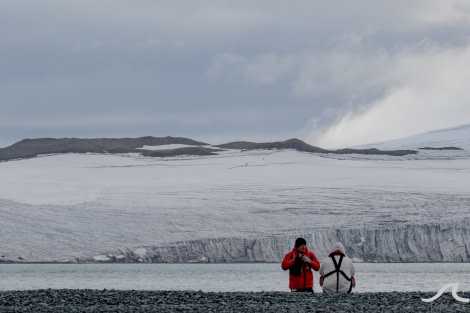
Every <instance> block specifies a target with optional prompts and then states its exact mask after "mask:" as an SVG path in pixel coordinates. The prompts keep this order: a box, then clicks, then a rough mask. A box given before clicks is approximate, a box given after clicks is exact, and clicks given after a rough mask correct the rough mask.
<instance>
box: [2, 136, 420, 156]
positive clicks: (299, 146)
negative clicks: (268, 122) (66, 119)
mask: <svg viewBox="0 0 470 313" xmlns="http://www.w3.org/2000/svg"><path fill="white" fill-rule="evenodd" d="M169 144H183V145H188V146H190V147H184V148H176V149H167V150H145V149H142V147H143V146H161V145H169ZM207 146H209V144H207V143H204V142H199V141H194V140H192V139H188V138H182V137H150V136H148V137H139V138H97V139H79V138H59V139H55V138H39V139H24V140H21V141H19V142H17V143H15V144H13V145H11V146H9V147H6V148H1V149H0V161H8V160H14V159H27V158H34V157H36V156H38V155H41V154H57V153H106V154H115V153H139V154H142V155H144V156H149V157H171V156H178V155H214V154H217V152H220V151H221V149H240V150H255V149H263V150H275V149H277V150H282V149H294V150H298V151H302V152H310V153H333V154H353V153H356V154H380V155H393V156H403V155H407V154H415V153H417V151H414V150H393V151H382V150H378V149H358V150H356V149H341V150H325V149H322V148H318V147H315V146H311V145H309V144H307V143H305V142H303V141H301V140H299V139H295V138H294V139H289V140H286V141H280V142H265V143H255V142H247V141H237V142H231V143H226V144H222V145H218V146H214V148H208V147H207Z"/></svg>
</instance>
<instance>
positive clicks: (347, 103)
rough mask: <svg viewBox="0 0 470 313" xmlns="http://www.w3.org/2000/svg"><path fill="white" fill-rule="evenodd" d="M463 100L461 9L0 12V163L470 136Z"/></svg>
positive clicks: (467, 27) (149, 3)
mask: <svg viewBox="0 0 470 313" xmlns="http://www.w3.org/2000/svg"><path fill="white" fill-rule="evenodd" d="M469 86H470V2H468V1H450V0H446V1H442V0H439V1H435V0H422V1H402V0H393V1H375V0H363V1H361V0H358V1H350V0H345V1H313V0H308V1H307V0H305V1H278V0H269V1H268V0H264V1H252V0H250V1H246V0H237V1H222V0H214V1H205V0H198V1H193V0H181V1H177V0H175V1H156V0H79V1H78V0H77V1H64V0H34V1H23V0H1V1H0V109H1V110H0V111H1V112H0V147H5V146H8V145H10V144H13V143H14V142H16V141H19V140H21V139H24V138H42V137H54V138H62V137H78V138H97V137H140V136H157V137H160V136H182V137H188V138H192V139H195V140H200V141H204V142H207V143H211V144H219V143H226V142H230V141H235V140H248V141H256V142H265V141H273V140H276V141H278V140H279V141H280V140H286V139H290V138H294V137H296V138H299V139H302V140H304V141H306V142H308V143H310V144H313V145H317V146H320V147H324V148H344V147H347V146H353V145H358V144H366V143H370V142H378V141H384V140H389V139H395V138H401V137H405V136H408V135H414V134H417V133H421V132H425V131H429V130H435V129H440V128H446V127H452V126H458V125H462V124H467V123H470V103H469V102H470V88H469Z"/></svg>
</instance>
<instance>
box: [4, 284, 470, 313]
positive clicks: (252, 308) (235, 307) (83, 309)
mask: <svg viewBox="0 0 470 313" xmlns="http://www.w3.org/2000/svg"><path fill="white" fill-rule="evenodd" d="M432 296H434V293H424V292H422V293H421V292H377V293H352V294H324V293H315V294H312V293H291V292H202V291H137V290H106V289H104V290H90V289H45V290H26V291H2V292H0V312H35V313H42V312H68V313H74V312H80V313H88V312H115V313H120V312H250V313H253V312H276V313H282V312H434V313H435V312H470V303H463V302H459V301H457V300H455V299H454V298H453V297H452V295H451V293H450V292H446V293H444V294H443V295H442V296H441V297H440V298H438V299H437V300H435V301H434V302H432V303H426V302H423V301H421V298H431V297H432ZM459 296H460V297H463V298H470V293H465V292H460V293H459Z"/></svg>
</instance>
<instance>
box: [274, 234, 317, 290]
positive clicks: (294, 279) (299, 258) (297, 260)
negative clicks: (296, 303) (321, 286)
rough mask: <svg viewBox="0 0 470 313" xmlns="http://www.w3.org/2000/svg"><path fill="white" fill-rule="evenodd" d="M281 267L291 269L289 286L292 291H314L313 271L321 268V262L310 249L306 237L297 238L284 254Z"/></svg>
mask: <svg viewBox="0 0 470 313" xmlns="http://www.w3.org/2000/svg"><path fill="white" fill-rule="evenodd" d="M281 268H282V269H283V270H285V271H286V270H289V288H290V290H291V291H295V292H303V291H309V292H313V272H312V270H314V271H318V270H319V269H320V262H318V259H317V257H316V255H315V253H313V252H312V251H310V250H308V248H307V242H306V241H305V239H304V238H297V239H296V240H295V246H294V248H293V249H292V251H290V252H289V253H287V254H286V255H285V256H284V259H283V260H282V264H281Z"/></svg>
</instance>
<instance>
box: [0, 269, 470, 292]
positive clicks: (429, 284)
mask: <svg viewBox="0 0 470 313" xmlns="http://www.w3.org/2000/svg"><path fill="white" fill-rule="evenodd" d="M355 267H356V275H355V276H356V281H357V288H355V292H375V291H432V292H435V291H437V290H439V289H440V288H441V287H442V286H443V285H445V284H447V283H459V291H470V264H468V263H463V264H462V263H424V264H423V263H356V264H355ZM318 278H319V275H318V273H315V288H314V289H315V291H318V292H319V291H321V289H320V287H319V284H318ZM287 282H288V272H285V271H283V270H282V269H281V268H280V264H272V263H268V264H263V263H255V264H0V290H29V289H47V288H53V289H56V288H67V289H122V290H202V291H289V289H288V287H287Z"/></svg>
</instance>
